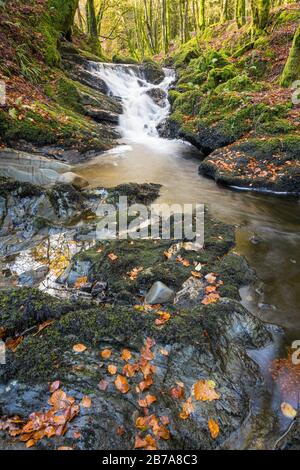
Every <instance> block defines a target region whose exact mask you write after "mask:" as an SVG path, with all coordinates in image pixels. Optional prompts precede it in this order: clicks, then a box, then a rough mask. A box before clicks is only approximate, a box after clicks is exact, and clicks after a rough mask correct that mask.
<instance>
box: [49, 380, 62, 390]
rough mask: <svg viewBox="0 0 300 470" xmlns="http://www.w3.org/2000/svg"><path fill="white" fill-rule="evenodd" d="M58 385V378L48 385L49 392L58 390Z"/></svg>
mask: <svg viewBox="0 0 300 470" xmlns="http://www.w3.org/2000/svg"><path fill="white" fill-rule="evenodd" d="M59 387H60V381H59V380H56V381H55V382H53V383H52V384H51V385H50V393H54V392H56V390H58V389H59Z"/></svg>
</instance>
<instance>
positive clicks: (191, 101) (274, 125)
mask: <svg viewBox="0 0 300 470" xmlns="http://www.w3.org/2000/svg"><path fill="white" fill-rule="evenodd" d="M299 19H300V11H299V6H298V5H297V4H293V5H288V6H285V7H284V8H278V9H277V10H275V11H274V12H273V13H272V16H271V21H270V26H269V28H268V29H267V31H266V32H265V34H264V35H261V36H259V37H257V38H251V32H250V31H251V29H250V25H249V23H247V24H246V25H245V26H243V27H242V28H240V29H237V27H236V25H235V23H234V22H232V23H228V24H225V25H216V26H211V27H209V28H207V29H206V30H205V32H204V33H203V34H202V35H200V36H199V37H196V38H193V39H192V40H191V41H190V42H189V43H187V44H185V45H184V46H182V48H181V49H180V51H179V52H177V53H175V55H174V57H173V61H174V64H175V66H176V69H177V73H178V82H177V85H176V88H175V89H174V90H172V91H171V92H170V100H171V103H172V110H173V113H172V115H171V116H170V119H169V121H168V123H167V126H166V127H165V128H163V129H162V132H163V134H164V135H169V136H173V137H174V136H180V137H183V138H185V139H187V140H188V141H189V142H191V143H192V144H193V145H195V146H197V147H198V148H199V149H200V150H201V151H202V152H203V154H204V155H206V156H207V155H209V156H208V157H207V158H206V159H205V160H204V161H203V163H201V165H200V172H201V173H202V174H204V175H207V176H209V177H212V178H214V179H215V180H216V181H218V182H221V183H223V184H226V185H230V186H236V187H242V188H243V187H246V188H249V189H258V190H260V189H261V190H270V191H277V192H281V193H289V194H299V192H300V180H299V165H300V163H299V153H300V137H299V129H300V128H299V107H297V105H294V104H293V103H292V93H293V91H292V90H291V89H289V88H283V87H281V86H280V85H279V84H278V83H279V80H280V77H281V75H282V71H283V69H284V66H285V63H286V61H287V58H288V55H289V51H290V48H291V46H292V41H293V37H294V34H295V31H296V29H297V27H298V23H299Z"/></svg>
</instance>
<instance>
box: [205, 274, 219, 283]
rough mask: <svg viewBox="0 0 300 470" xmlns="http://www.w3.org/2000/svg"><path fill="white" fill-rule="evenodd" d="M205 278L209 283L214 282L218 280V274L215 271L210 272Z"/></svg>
mask: <svg viewBox="0 0 300 470" xmlns="http://www.w3.org/2000/svg"><path fill="white" fill-rule="evenodd" d="M205 279H206V280H207V282H208V283H209V284H214V283H215V282H216V280H217V276H216V275H215V273H209V274H207V275H206V276H205Z"/></svg>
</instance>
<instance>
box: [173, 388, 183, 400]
mask: <svg viewBox="0 0 300 470" xmlns="http://www.w3.org/2000/svg"><path fill="white" fill-rule="evenodd" d="M170 395H171V397H172V398H175V399H180V398H184V387H181V386H180V385H176V387H173V388H172V389H171V390H170Z"/></svg>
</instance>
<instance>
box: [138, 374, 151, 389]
mask: <svg viewBox="0 0 300 470" xmlns="http://www.w3.org/2000/svg"><path fill="white" fill-rule="evenodd" d="M152 385H153V380H152V378H151V377H148V378H147V379H146V380H143V381H142V382H140V383H139V385H138V387H137V388H138V393H140V392H144V391H145V390H148V389H149V388H150V387H151V386H152Z"/></svg>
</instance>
